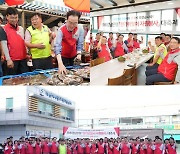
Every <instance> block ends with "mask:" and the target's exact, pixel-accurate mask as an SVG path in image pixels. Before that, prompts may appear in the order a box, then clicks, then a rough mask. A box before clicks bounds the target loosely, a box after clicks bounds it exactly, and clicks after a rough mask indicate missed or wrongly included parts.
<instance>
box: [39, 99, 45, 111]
mask: <svg viewBox="0 0 180 154" xmlns="http://www.w3.org/2000/svg"><path fill="white" fill-rule="evenodd" d="M38 110H39V111H42V112H45V104H44V103H43V102H41V101H38Z"/></svg>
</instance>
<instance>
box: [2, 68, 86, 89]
mask: <svg viewBox="0 0 180 154" xmlns="http://www.w3.org/2000/svg"><path fill="white" fill-rule="evenodd" d="M80 68H83V66H79V65H78V66H67V67H66V69H69V70H71V69H80ZM53 71H58V68H53V69H47V70H42V69H36V70H34V71H33V72H26V73H22V74H18V75H7V76H3V77H0V86H2V85H3V81H4V80H6V79H12V78H18V77H28V76H34V75H38V74H44V76H46V77H47V78H49V77H51V75H50V74H49V73H50V72H53Z"/></svg>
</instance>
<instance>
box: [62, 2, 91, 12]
mask: <svg viewBox="0 0 180 154" xmlns="http://www.w3.org/2000/svg"><path fill="white" fill-rule="evenodd" d="M64 4H65V5H66V6H68V7H70V8H72V9H74V10H77V11H80V12H90V0H78V1H76V2H75V1H74V0H64Z"/></svg>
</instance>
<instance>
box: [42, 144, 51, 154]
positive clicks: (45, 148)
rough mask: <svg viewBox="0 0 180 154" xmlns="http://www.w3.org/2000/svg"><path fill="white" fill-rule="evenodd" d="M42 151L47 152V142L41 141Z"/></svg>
mask: <svg viewBox="0 0 180 154" xmlns="http://www.w3.org/2000/svg"><path fill="white" fill-rule="evenodd" d="M42 150H43V152H45V153H49V151H50V150H49V146H48V143H47V142H44V143H43V148H42Z"/></svg>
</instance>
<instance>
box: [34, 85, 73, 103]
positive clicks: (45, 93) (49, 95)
mask: <svg viewBox="0 0 180 154" xmlns="http://www.w3.org/2000/svg"><path fill="white" fill-rule="evenodd" d="M36 94H37V95H39V96H41V97H44V98H46V99H50V100H52V101H56V102H58V103H62V104H65V105H68V106H73V102H71V101H69V100H67V99H65V98H63V97H61V96H58V95H57V94H54V93H52V92H49V91H47V90H45V89H43V88H37V92H36Z"/></svg>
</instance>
